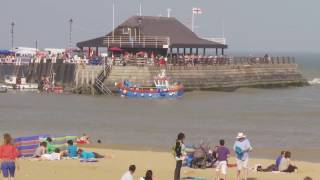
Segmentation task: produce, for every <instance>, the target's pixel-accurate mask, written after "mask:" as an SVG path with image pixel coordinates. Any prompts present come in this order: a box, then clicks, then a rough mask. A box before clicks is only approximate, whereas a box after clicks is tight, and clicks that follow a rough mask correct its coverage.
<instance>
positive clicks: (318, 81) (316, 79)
mask: <svg viewBox="0 0 320 180" xmlns="http://www.w3.org/2000/svg"><path fill="white" fill-rule="evenodd" d="M309 84H311V85H318V84H320V78H314V79H313V80H312V81H309Z"/></svg>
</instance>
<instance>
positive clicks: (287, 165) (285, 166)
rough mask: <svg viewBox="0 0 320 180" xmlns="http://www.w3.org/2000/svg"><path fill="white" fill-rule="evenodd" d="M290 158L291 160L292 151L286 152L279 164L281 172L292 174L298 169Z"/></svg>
mask: <svg viewBox="0 0 320 180" xmlns="http://www.w3.org/2000/svg"><path fill="white" fill-rule="evenodd" d="M290 158H291V152H290V151H287V152H285V153H284V158H282V160H281V162H280V164H279V171H281V172H287V173H292V172H294V171H295V170H297V169H298V168H297V167H296V166H294V165H292V162H291V160H290Z"/></svg>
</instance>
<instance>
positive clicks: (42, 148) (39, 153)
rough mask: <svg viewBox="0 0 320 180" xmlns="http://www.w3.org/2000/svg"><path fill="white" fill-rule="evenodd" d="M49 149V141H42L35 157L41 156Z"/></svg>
mask: <svg viewBox="0 0 320 180" xmlns="http://www.w3.org/2000/svg"><path fill="white" fill-rule="evenodd" d="M46 149H47V143H46V142H41V143H40V146H39V147H37V149H36V151H35V152H34V154H33V156H32V157H33V158H40V157H41V156H42V155H44V154H45V153H46Z"/></svg>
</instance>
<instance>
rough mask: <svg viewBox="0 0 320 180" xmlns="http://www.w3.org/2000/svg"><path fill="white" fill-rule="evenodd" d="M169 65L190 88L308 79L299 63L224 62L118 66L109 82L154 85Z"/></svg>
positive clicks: (173, 75) (229, 87) (272, 84)
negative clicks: (216, 63)
mask: <svg viewBox="0 0 320 180" xmlns="http://www.w3.org/2000/svg"><path fill="white" fill-rule="evenodd" d="M160 69H166V72H167V74H168V75H169V76H170V77H171V78H172V80H173V81H176V82H181V83H182V84H183V85H184V86H185V88H186V90H233V89H236V88H239V87H278V86H281V87H283V86H284V87H285V86H301V85H306V84H307V81H306V79H305V78H304V77H303V76H302V74H301V73H300V72H299V71H298V67H297V65H296V64H255V65H223V66H195V67H194V66H190V67H188V66H171V67H170V66H169V67H163V68H161V67H137V66H114V67H113V69H112V72H111V75H110V77H109V78H108V79H107V80H106V81H105V84H106V85H107V86H108V87H110V88H112V87H114V82H117V81H122V80H124V79H130V80H132V81H133V82H134V83H137V84H140V85H144V86H148V85H152V83H153V81H152V79H153V77H154V76H156V75H157V74H158V73H159V72H160Z"/></svg>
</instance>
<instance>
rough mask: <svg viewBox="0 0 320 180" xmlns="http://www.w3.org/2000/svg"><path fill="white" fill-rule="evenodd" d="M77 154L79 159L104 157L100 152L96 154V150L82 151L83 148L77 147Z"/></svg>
mask: <svg viewBox="0 0 320 180" xmlns="http://www.w3.org/2000/svg"><path fill="white" fill-rule="evenodd" d="M77 154H78V156H79V157H80V159H100V158H104V156H103V155H101V154H98V153H96V152H89V151H84V150H83V149H78V152H77Z"/></svg>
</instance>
